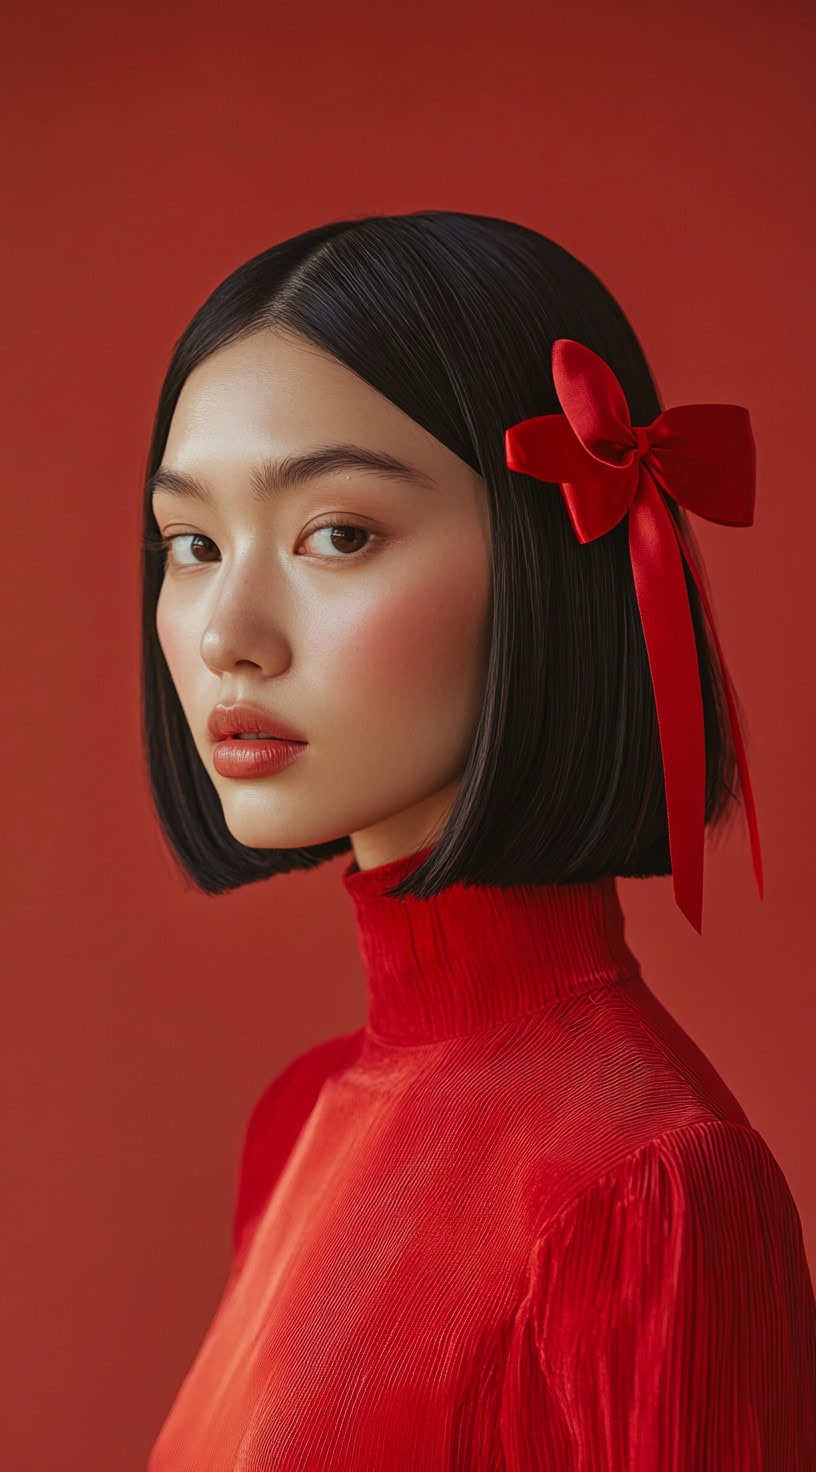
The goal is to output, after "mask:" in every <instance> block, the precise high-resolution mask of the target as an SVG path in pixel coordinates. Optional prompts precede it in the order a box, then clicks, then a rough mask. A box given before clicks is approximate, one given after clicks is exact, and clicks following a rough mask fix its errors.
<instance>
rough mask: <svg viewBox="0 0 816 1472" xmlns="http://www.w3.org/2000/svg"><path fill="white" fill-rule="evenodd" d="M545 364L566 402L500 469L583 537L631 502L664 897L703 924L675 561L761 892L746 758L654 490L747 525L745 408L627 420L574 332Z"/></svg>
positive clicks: (618, 392)
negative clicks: (547, 488) (654, 727)
mask: <svg viewBox="0 0 816 1472" xmlns="http://www.w3.org/2000/svg"><path fill="white" fill-rule="evenodd" d="M552 374H553V382H554V385H555V391H556V394H557V395H558V400H559V403H560V404H561V407H562V410H563V412H562V413H560V414H540V415H537V416H535V417H534V418H532V419H523V420H521V421H520V422H519V423H518V424H514V425H512V426H511V427H510V428H509V429H507V430H506V431H505V460H506V463H507V465H508V467H509V469H510V470H515V471H518V472H520V473H521V474H524V475H531V476H533V477H535V479H537V480H542V481H548V482H551V483H553V484H557V485H558V486H559V487H560V489H561V494H562V497H563V500H564V504H565V506H566V509H567V513H568V515H569V518H570V521H571V523H572V526H573V530H574V532H575V534H576V536H577V538H578V540H579V541H580V542H589V541H593V540H594V539H595V538H596V537H600V536H603V535H604V534H605V533H606V532H608V531H610V530H611V528H612V527H613V526H616V525H617V524H618V522H619V521H621V520H622V519H623V517H624V516H626V515H627V513H629V516H628V528H629V551H630V557H631V562H632V572H633V576H634V583H635V591H636V594H637V600H638V608H639V611H640V618H641V624H642V626H643V635H644V639H645V643H646V652H647V656H648V660H649V668H650V673H651V677H652V685H653V688H654V696H655V706H656V711H657V722H658V731H659V736H660V750H661V756H662V760H663V775H664V779H665V788H666V819H667V825H668V831H669V849H670V854H671V868H672V877H673V883H674V894H675V899H676V901H677V904H678V906H679V908H680V909H681V910H682V912H683V914H684V915H685V916H686V917H687V919H688V920H690V921H691V923H692V925H693V926H694V927H695V929H696V930H697V931H698V932H701V930H702V903H703V896H702V891H703V852H704V840H705V785H706V783H705V775H706V774H705V729H704V724H703V705H702V693H701V689H700V669H699V663H698V656H697V650H696V644H695V639H694V629H693V625H692V621H691V610H690V608H689V602H688V594H687V590H686V584H685V580H684V577H683V559H685V562H686V565H687V566H688V569H689V571H690V573H691V575H692V577H693V579H694V582H695V584H696V587H697V591H698V593H699V596H700V601H701V603H702V605H703V608H704V610H705V613H706V617H707V619H708V622H709V625H710V628H711V632H712V635H713V638H714V643H715V645H716V649H717V656H718V658H719V662H720V668H721V671H722V677H723V685H724V690H725V696H726V700H727V704H728V715H729V721H730V726H731V734H732V737H733V741H734V748H735V752H736V757H737V765H738V768H739V776H740V785H741V788H742V796H743V802H744V805H745V813H746V818H747V821H748V829H749V833H750V838H751V852H752V856H753V864H754V873H755V876H756V881H757V888H758V890H759V894H760V898H761V897H762V895H763V880H762V857H761V853H760V846H759V830H758V825H757V819H756V809H755V805H754V798H753V792H752V790H751V781H750V776H749V773H748V760H747V757H746V754H745V747H744V744H743V740H742V733H741V731H740V726H739V718H738V714H737V707H736V702H735V699H734V694H733V690H732V685H731V678H730V675H729V673H728V668H727V666H726V663H725V657H724V655H723V651H722V648H721V645H720V641H719V637H718V634H717V629H716V625H715V622H714V615H713V613H712V610H711V607H710V605H709V601H708V597H707V595H706V591H705V588H704V587H703V584H702V580H701V578H700V575H699V573H698V571H697V569H696V567H695V565H694V562H693V559H692V558H691V555H690V553H689V550H688V548H687V546H686V543H685V540H684V538H683V536H682V533H681V531H680V528H679V526H678V525H677V523H676V522H675V520H674V518H673V517H672V516H671V515H670V514H669V511H668V509H667V507H666V505H665V502H664V501H663V498H662V496H661V495H660V492H661V491H662V492H663V493H664V494H665V495H668V496H671V497H672V498H673V499H674V500H675V501H676V502H677V503H678V504H679V505H681V506H683V507H685V508H686V510H689V511H694V512H695V513H696V514H697V515H698V516H704V517H705V518H706V519H707V520H708V521H715V522H719V523H721V524H722V525H726V526H750V525H751V523H752V522H753V518H754V497H755V488H756V448H755V445H754V438H753V434H752V431H751V423H750V417H749V414H748V411H747V409H744V408H743V407H742V406H741V405H739V404H682V405H678V406H676V407H675V408H671V409H664V410H663V411H662V412H661V413H660V414H658V415H657V417H656V418H655V419H654V420H653V421H652V423H651V424H648V425H633V424H632V421H631V417H630V413H629V406H628V404H627V401H626V397H625V395H624V392H623V389H622V387H621V384H620V383H619V381H618V379H617V377H616V376H615V374H614V373H613V371H612V369H611V368H610V366H609V364H608V363H606V362H605V361H604V359H603V358H601V357H599V356H598V354H597V353H594V352H593V351H592V350H591V349H590V348H588V347H586V346H585V345H584V344H583V343H580V342H575V341H574V340H573V339H572V338H564V337H561V338H558V339H557V340H556V341H555V342H554V344H553V349H552ZM633 452H634V453H633ZM610 455H611V457H612V458H611V459H610ZM621 456H622V457H623V458H616V457H621Z"/></svg>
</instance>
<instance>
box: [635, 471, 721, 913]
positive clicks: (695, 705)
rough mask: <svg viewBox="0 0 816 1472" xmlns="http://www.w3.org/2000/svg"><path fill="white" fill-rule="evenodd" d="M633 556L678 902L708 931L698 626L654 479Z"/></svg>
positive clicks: (647, 481)
mask: <svg viewBox="0 0 816 1472" xmlns="http://www.w3.org/2000/svg"><path fill="white" fill-rule="evenodd" d="M628 521H629V553H630V556H631V559H632V571H633V574H634V580H635V591H636V593H637V600H638V608H639V610H640V619H641V623H642V625H643V634H644V638H645V641H646V651H647V654H648V658H649V668H650V670H651V675H652V686H653V689H654V696H655V707H656V711H657V724H658V731H659V734H660V750H661V756H662V759H663V777H664V782H665V788H666V820H667V824H668V830H669V852H670V855H671V868H672V881H673V886H674V897H675V900H676V902H677V905H678V907H679V909H680V910H681V911H682V913H683V914H684V915H685V916H686V919H687V920H689V921H690V923H691V924H692V925H693V926H694V929H695V930H696V931H697V933H698V935H700V934H702V915H703V861H704V849H705V726H704V720H703V700H702V693H701V690H700V671H699V665H698V662H697V648H696V644H695V641H694V626H693V624H692V621H691V609H690V607H689V601H688V591H687V589H686V583H685V578H684V576H683V562H682V558H681V555H680V550H679V548H678V544H677V539H676V538H675V537H674V536H673V535H672V529H673V528H674V522H673V519H672V517H671V515H670V514H669V511H668V509H667V508H666V506H665V504H664V502H663V500H662V499H661V496H660V493H659V491H658V490H657V487H656V486H655V485H654V483H653V482H652V480H651V477H650V476H649V475H643V474H642V475H641V478H640V483H639V485H638V489H637V491H636V492H635V496H634V498H633V500H632V503H631V505H630V508H629V516H628Z"/></svg>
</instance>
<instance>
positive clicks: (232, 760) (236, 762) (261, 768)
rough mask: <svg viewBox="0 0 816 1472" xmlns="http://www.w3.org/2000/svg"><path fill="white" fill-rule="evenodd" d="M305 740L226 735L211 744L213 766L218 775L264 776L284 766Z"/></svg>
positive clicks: (304, 748)
mask: <svg viewBox="0 0 816 1472" xmlns="http://www.w3.org/2000/svg"><path fill="white" fill-rule="evenodd" d="M308 745H309V743H308V741H278V740H277V739H273V740H271V741H263V740H261V741H243V740H242V739H241V737H240V736H228V737H227V738H226V740H224V741H219V742H218V743H217V744H216V746H215V747H214V748H213V766H214V767H215V770H216V772H220V774H221V776H222V777H266V776H268V774H269V773H270V772H279V771H281V769H282V768H283V767H288V765H289V763H290V762H293V761H294V760H295V757H297V756H300V753H301V752H302V751H305V750H306V747H307V746H308Z"/></svg>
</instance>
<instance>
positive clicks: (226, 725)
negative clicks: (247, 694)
mask: <svg viewBox="0 0 816 1472" xmlns="http://www.w3.org/2000/svg"><path fill="white" fill-rule="evenodd" d="M207 725H208V727H209V732H210V735H211V736H212V737H213V738H214V739H215V740H216V741H221V740H222V739H223V738H224V737H225V736H240V735H242V733H243V732H245V731H246V732H255V734H256V735H262V734H263V735H266V736H277V737H278V739H279V740H283V741H304V742H305V740H306V737H305V736H301V735H300V733H299V732H298V731H293V730H292V727H291V726H286V725H284V723H283V721H280V720H278V717H277V716H273V715H270V714H269V712H268V711H265V710H263V709H262V708H261V706H259V705H245V704H244V703H243V702H242V703H241V704H240V705H217V706H216V707H215V709H214V710H213V711H212V713H211V715H210V718H209V720H208V722H207Z"/></svg>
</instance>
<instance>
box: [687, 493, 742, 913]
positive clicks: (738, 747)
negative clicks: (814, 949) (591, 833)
mask: <svg viewBox="0 0 816 1472" xmlns="http://www.w3.org/2000/svg"><path fill="white" fill-rule="evenodd" d="M670 519H671V524H672V527H673V529H674V532H675V536H676V538H677V541H678V543H679V546H680V550H681V552H682V554H683V556H684V557H685V559H686V564H687V566H688V568H689V571H690V572H691V575H692V577H693V578H694V582H695V585H696V587H697V592H698V593H699V595H700V602H701V603H702V605H703V608H704V609H705V614H706V618H707V619H708V624H709V628H710V629H711V633H712V637H713V639H714V644H715V647H716V650H717V656H718V658H719V661H720V669H721V671H722V677H723V685H724V687H725V696H726V701H727V704H728V718H729V721H730V724H731V735H732V738H733V742H734V750H735V752H736V756H737V768H738V770H739V779H740V788H741V789H742V801H743V804H744V807H745V817H746V821H747V823H748V833H749V836H750V840H751V858H752V861H753V867H754V876H755V878H756V883H757V890H758V892H759V897H760V899H764V898H765V886H764V880H763V874H762V853H761V850H760V843H759V824H758V822H757V814H756V805H755V803H754V793H753V789H752V787H751V778H750V774H749V771H748V756H747V754H746V751H745V743H744V742H743V739H742V731H741V730H740V723H739V714H738V712H737V705H736V701H735V699H734V693H733V687H732V683H731V676H730V674H729V672H728V666H727V664H726V662H725V655H724V654H723V650H722V645H721V644H720V638H719V635H718V633H717V625H716V623H715V622H714V614H713V612H712V609H711V605H710V604H709V601H708V598H707V596H706V591H705V588H704V587H703V584H702V580H701V578H700V574H699V573H698V571H697V568H696V567H695V565H694V561H693V559H692V557H691V555H690V553H689V550H688V548H687V546H686V544H685V541H684V539H683V536H682V533H681V531H680V528H679V527H678V525H677V523H676V522H675V520H674V518H670Z"/></svg>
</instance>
